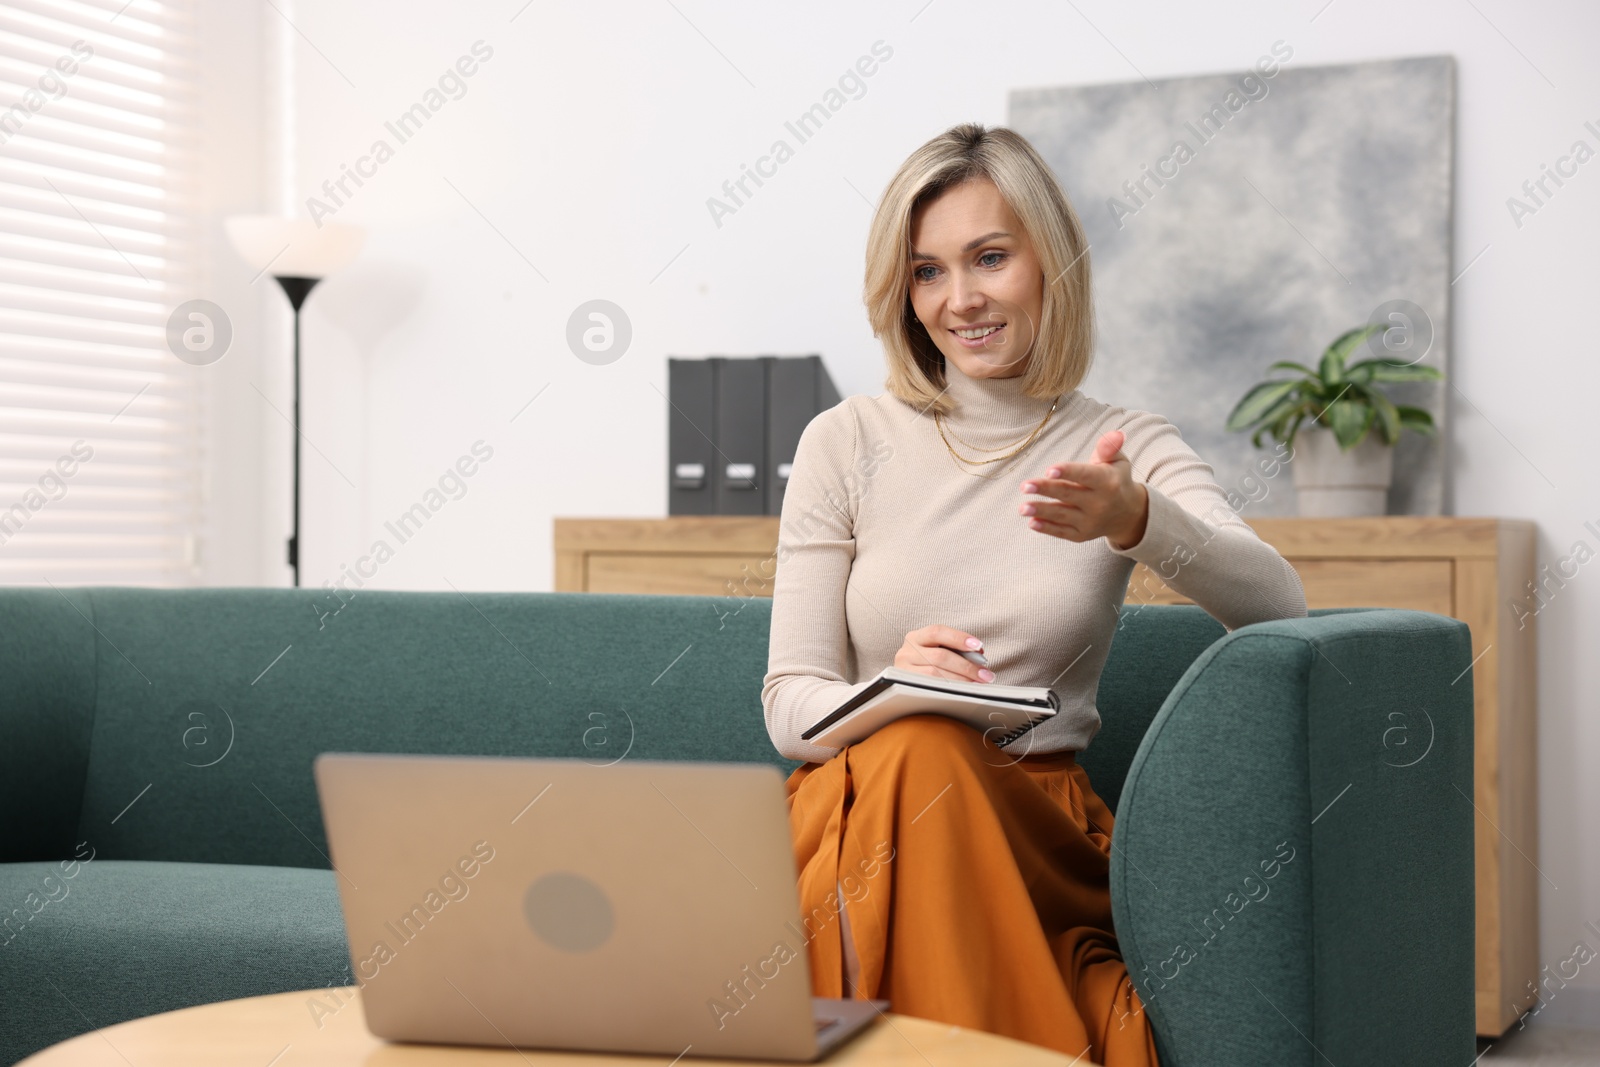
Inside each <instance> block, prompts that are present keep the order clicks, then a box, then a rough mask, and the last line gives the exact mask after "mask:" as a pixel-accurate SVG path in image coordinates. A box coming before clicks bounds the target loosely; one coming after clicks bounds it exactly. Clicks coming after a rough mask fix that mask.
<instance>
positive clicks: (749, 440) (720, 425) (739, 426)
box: [711, 356, 772, 515]
mask: <svg viewBox="0 0 1600 1067" xmlns="http://www.w3.org/2000/svg"><path fill="white" fill-rule="evenodd" d="M771 361H772V357H770V356H760V357H757V358H754V359H729V358H727V357H723V356H714V357H712V359H711V365H712V366H713V367H714V368H715V370H714V371H713V373H714V374H715V375H716V379H717V431H716V433H715V434H713V435H712V436H714V437H715V438H716V439H717V477H716V495H717V514H718V515H764V514H766V510H767V500H766V495H765V493H764V492H763V491H762V487H761V485H762V483H763V482H765V481H766V476H765V475H764V474H763V473H762V471H763V469H764V468H765V467H766V465H767V429H766V427H767V364H768V363H770V362H771Z"/></svg>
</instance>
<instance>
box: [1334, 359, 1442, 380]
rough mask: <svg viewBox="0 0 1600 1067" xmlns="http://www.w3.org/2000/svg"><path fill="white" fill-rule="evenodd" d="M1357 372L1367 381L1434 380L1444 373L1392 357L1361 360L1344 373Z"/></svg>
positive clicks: (1354, 374) (1351, 374)
mask: <svg viewBox="0 0 1600 1067" xmlns="http://www.w3.org/2000/svg"><path fill="white" fill-rule="evenodd" d="M1358 372H1359V373H1360V374H1361V376H1362V380H1364V381H1369V382H1436V381H1439V380H1440V379H1442V378H1443V377H1444V373H1443V372H1442V371H1440V370H1439V369H1438V368H1437V367H1425V366H1423V365H1422V364H1420V363H1401V362H1400V361H1398V360H1393V359H1368V360H1363V361H1362V362H1360V363H1357V364H1356V365H1355V366H1353V367H1351V368H1350V369H1349V370H1348V371H1346V372H1345V373H1346V374H1347V375H1349V376H1351V377H1355V376H1356V374H1357V373H1358Z"/></svg>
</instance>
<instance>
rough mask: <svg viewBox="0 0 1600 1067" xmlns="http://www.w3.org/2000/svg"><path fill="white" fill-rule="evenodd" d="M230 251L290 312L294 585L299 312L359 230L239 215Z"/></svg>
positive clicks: (346, 256)
mask: <svg viewBox="0 0 1600 1067" xmlns="http://www.w3.org/2000/svg"><path fill="white" fill-rule="evenodd" d="M225 225H226V227H227V231H228V239H229V240H230V241H231V242H233V247H234V250H235V251H237V252H238V253H239V255H240V257H241V258H243V259H244V261H245V262H246V263H248V264H250V267H251V269H253V270H255V271H256V272H257V274H256V277H258V278H259V277H260V276H261V275H262V274H265V273H267V272H268V271H270V272H271V273H272V277H273V278H274V279H276V280H277V283H278V285H279V286H280V287H281V288H282V289H283V294H284V295H285V296H287V297H288V298H289V306H290V307H291V308H292V309H294V413H293V416H292V419H291V422H292V425H293V427H294V489H293V493H294V526H293V532H292V533H291V534H290V535H289V566H290V567H292V568H293V569H294V584H295V585H296V586H298V585H299V584H300V308H301V307H302V306H303V305H304V304H305V302H306V297H308V296H310V295H311V290H312V289H314V288H316V285H317V283H318V282H320V281H322V279H324V278H326V277H327V276H328V275H330V274H332V273H333V272H334V271H336V270H338V269H339V268H341V267H343V266H345V265H346V264H348V263H349V262H350V261H351V260H353V259H355V258H356V254H357V253H358V252H360V251H361V242H362V240H363V238H364V237H365V233H364V231H363V230H362V229H361V228H360V227H359V226H347V225H344V224H342V223H337V222H323V223H316V222H311V221H310V220H308V219H285V218H278V217H276V216H272V215H243V216H237V217H235V218H231V219H228V220H227V222H226V224H225Z"/></svg>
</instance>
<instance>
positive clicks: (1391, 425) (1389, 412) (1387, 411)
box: [1370, 390, 1400, 445]
mask: <svg viewBox="0 0 1600 1067" xmlns="http://www.w3.org/2000/svg"><path fill="white" fill-rule="evenodd" d="M1370 399H1371V402H1372V408H1373V411H1374V412H1375V413H1376V415H1377V426H1378V430H1379V434H1380V436H1382V438H1383V443H1384V444H1386V445H1392V444H1394V443H1395V442H1396V441H1398V440H1400V411H1399V409H1397V408H1396V407H1395V406H1394V403H1393V402H1392V401H1390V399H1389V398H1388V397H1386V396H1384V395H1383V394H1382V393H1380V392H1377V391H1376V390H1374V391H1373V392H1372V394H1371V396H1370Z"/></svg>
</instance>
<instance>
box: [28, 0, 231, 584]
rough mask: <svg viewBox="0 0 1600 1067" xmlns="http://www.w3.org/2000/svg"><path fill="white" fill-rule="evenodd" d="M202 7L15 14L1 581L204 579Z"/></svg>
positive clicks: (104, 5) (43, 2) (78, 1)
mask: <svg viewBox="0 0 1600 1067" xmlns="http://www.w3.org/2000/svg"><path fill="white" fill-rule="evenodd" d="M195 82H196V77H195V66H194V24H193V11H192V8H191V7H190V5H189V4H188V3H187V2H179V3H169V2H160V0H133V2H131V3H124V0H104V2H102V0H5V2H0V584H41V585H42V584H45V583H50V584H54V585H67V584H137V585H184V584H192V583H194V582H195V581H196V580H197V578H198V571H197V566H196V557H197V551H196V540H195V539H196V537H197V534H198V530H199V526H200V520H201V507H202V501H201V485H202V482H201V468H200V460H201V433H200V431H201V417H202V410H201V395H202V394H201V391H200V385H201V376H202V375H203V374H204V373H205V368H204V367H195V366H191V365H189V364H187V363H185V362H183V361H181V360H179V359H178V358H177V357H176V356H175V355H174V354H173V353H172V351H171V350H169V348H168V346H167V319H168V316H169V315H170V314H171V312H172V309H174V308H175V307H176V306H177V305H179V304H182V303H183V302H184V301H186V300H189V299H191V298H193V297H196V296H198V295H199V294H198V293H197V292H196V287H197V284H198V264H197V260H196V252H197V250H198V242H197V241H196V239H195V237H196V235H195V232H194V231H195V219H194V216H193V215H192V214H191V212H192V210H193V205H194V203H195V197H196V190H195V188H194V187H193V186H194V175H195V172H196V167H195V165H194V158H195V143H194V142H195V130H196V126H197V122H196V117H195V112H196V103H197V102H196V99H195Z"/></svg>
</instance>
